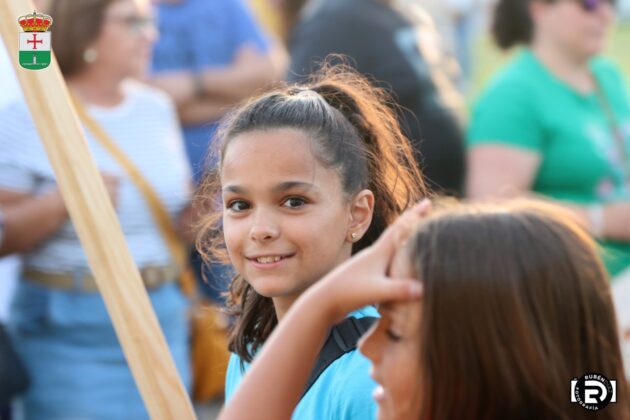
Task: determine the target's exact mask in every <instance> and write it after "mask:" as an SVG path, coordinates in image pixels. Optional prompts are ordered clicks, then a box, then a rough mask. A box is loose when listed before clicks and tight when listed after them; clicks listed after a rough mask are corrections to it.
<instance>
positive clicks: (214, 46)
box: [152, 0, 269, 182]
mask: <svg viewBox="0 0 630 420" xmlns="http://www.w3.org/2000/svg"><path fill="white" fill-rule="evenodd" d="M157 14H158V29H159V31H160V37H159V39H158V41H157V42H156V44H155V47H154V51H153V64H152V72H153V73H159V72H163V71H177V70H188V71H194V72H198V71H202V70H204V69H207V68H211V67H225V66H227V65H229V64H231V63H232V61H234V56H235V54H236V52H237V51H238V49H239V48H240V47H242V46H244V45H246V44H250V45H253V46H255V47H257V48H258V49H259V50H260V51H263V52H266V51H268V50H269V40H268V39H267V38H266V37H265V34H264V33H263V31H262V29H261V28H260V26H259V25H258V24H257V22H256V21H255V19H254V17H253V16H252V13H251V11H250V10H249V9H248V7H247V6H246V5H245V4H244V3H243V0H212V1H208V0H184V1H182V2H181V3H160V4H159V6H158V7H157ZM215 129H216V123H215V122H213V121H208V123H207V124H201V125H194V126H187V127H184V131H183V133H184V140H185V142H186V152H187V154H188V159H189V161H190V165H191V168H192V173H193V175H194V177H195V181H197V182H199V180H200V177H201V175H202V172H203V167H204V159H205V157H206V155H207V150H208V145H209V143H210V140H211V138H212V136H213V134H214V131H215Z"/></svg>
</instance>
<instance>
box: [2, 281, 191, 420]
mask: <svg viewBox="0 0 630 420" xmlns="http://www.w3.org/2000/svg"><path fill="white" fill-rule="evenodd" d="M149 297H150V299H151V302H152V304H153V308H154V310H155V312H156V315H157V317H158V320H159V322H160V325H161V327H162V331H163V332H164V335H165V337H166V341H167V343H168V345H169V348H170V350H171V354H172V356H173V359H174V360H175V364H176V366H177V369H178V371H179V374H180V377H181V378H182V379H183V381H184V384H185V385H186V386H188V384H189V382H190V373H189V362H188V361H189V352H188V322H187V314H186V311H187V306H188V302H187V299H186V298H185V297H184V296H183V295H182V294H181V292H180V290H179V287H178V285H177V283H176V282H171V283H167V284H166V285H164V286H161V287H159V288H157V289H153V290H151V291H150V293H149ZM12 315H13V319H12V321H11V328H12V333H13V338H14V343H15V346H16V349H17V350H18V352H19V353H20V355H21V356H22V357H23V359H24V362H25V363H26V366H27V368H28V369H29V371H30V374H31V380H32V383H31V387H30V389H29V391H28V392H27V393H26V395H25V396H24V397H23V398H22V400H21V401H20V402H19V403H20V404H21V406H22V407H21V408H22V409H23V412H24V415H25V419H28V420H39V419H46V420H57V419H59V420H61V419H64V420H75V419H76V420H78V419H82V420H86V419H90V420H92V419H103V420H106V419H108V420H109V419H112V420H113V419H145V418H148V414H147V411H146V409H145V408H144V403H143V401H142V399H141V397H140V393H139V392H138V389H137V387H136V385H135V382H134V380H133V377H132V375H131V371H130V370H129V367H128V366H127V362H126V360H125V358H124V355H123V352H122V349H121V348H120V345H119V343H118V339H117V337H116V334H115V332H114V328H113V326H112V323H111V321H110V319H109V315H108V313H107V310H106V308H105V305H104V302H103V299H102V297H101V295H100V294H98V293H84V292H77V291H67V290H52V289H48V288H46V287H43V286H40V285H38V284H35V283H32V282H29V281H28V280H25V279H22V280H21V282H20V285H19V286H18V290H17V294H16V297H15V301H14V307H13V312H12Z"/></svg>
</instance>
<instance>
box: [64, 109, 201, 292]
mask: <svg viewBox="0 0 630 420" xmlns="http://www.w3.org/2000/svg"><path fill="white" fill-rule="evenodd" d="M72 99H73V102H74V106H75V109H76V111H77V114H78V115H79V118H80V119H81V121H82V122H83V124H84V125H85V127H86V128H87V129H88V130H89V131H90V132H91V133H92V135H93V136H94V138H96V140H97V141H98V142H99V143H100V145H101V146H102V147H103V148H104V149H105V150H106V151H107V152H108V153H109V154H110V155H111V156H112V157H113V158H114V159H115V160H116V162H118V164H119V165H120V166H121V167H122V168H123V169H124V171H125V172H126V173H127V175H128V176H129V178H130V179H131V182H133V184H134V185H135V186H136V187H137V188H138V190H139V191H140V193H141V194H142V197H143V198H144V200H145V201H146V203H147V205H148V206H149V210H150V211H151V214H152V215H153V219H154V220H155V222H156V224H157V227H158V229H159V230H160V233H161V234H162V236H163V237H164V240H165V241H166V245H167V246H168V248H169V251H170V253H171V255H172V256H173V259H174V260H175V263H176V264H177V266H178V267H179V269H180V270H181V271H182V274H181V276H180V282H181V287H182V291H183V292H184V293H186V294H187V295H193V294H194V293H195V290H196V288H195V279H194V275H193V274H192V272H191V270H189V269H188V252H187V250H186V247H185V246H184V244H183V242H182V240H181V239H180V237H179V235H178V233H177V230H176V229H175V225H174V224H173V221H172V220H171V218H170V216H169V214H168V211H167V210H166V207H165V206H164V204H163V203H162V201H161V200H160V198H159V196H158V195H157V193H156V192H155V190H154V189H153V187H152V186H151V184H149V182H148V181H147V179H146V178H145V177H144V175H142V173H141V172H140V170H139V169H138V168H137V167H136V165H135V164H134V163H133V162H132V161H131V159H129V157H128V156H127V155H126V154H125V152H124V151H123V150H122V149H121V148H120V147H119V146H118V145H117V144H116V142H115V141H114V140H113V139H112V138H111V136H110V135H109V134H107V132H106V131H105V130H104V129H103V127H101V125H100V124H99V123H98V122H97V121H96V120H94V119H93V118H92V117H91V116H90V115H89V114H88V113H87V111H86V110H85V107H84V106H83V104H82V103H81V102H79V101H78V100H77V99H76V98H74V97H73V98H72Z"/></svg>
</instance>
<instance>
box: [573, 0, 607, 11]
mask: <svg viewBox="0 0 630 420" xmlns="http://www.w3.org/2000/svg"><path fill="white" fill-rule="evenodd" d="M579 2H580V6H582V9H584V10H585V11H587V12H594V11H596V10H597V9H598V8H599V7H601V6H603V5H604V3H608V4H609V5H611V6H614V5H615V0H579Z"/></svg>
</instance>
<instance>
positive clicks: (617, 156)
mask: <svg viewBox="0 0 630 420" xmlns="http://www.w3.org/2000/svg"><path fill="white" fill-rule="evenodd" d="M590 66H591V69H592V71H593V74H594V76H595V78H596V79H597V81H598V84H599V85H600V86H601V88H602V91H603V94H604V95H605V97H606V98H607V102H608V103H609V109H610V110H611V111H612V114H613V115H614V120H615V121H616V126H617V127H618V128H619V131H620V132H621V133H622V137H623V143H624V144H623V145H622V144H620V142H619V141H618V140H617V139H616V138H615V136H614V135H613V129H612V127H611V118H610V116H609V114H610V112H607V111H605V109H606V107H605V106H603V105H602V101H601V100H600V97H599V96H598V94H597V93H596V92H593V93H589V94H583V93H580V92H577V91H576V90H575V89H573V88H572V87H570V86H569V85H568V84H566V83H564V82H563V81H561V80H560V79H558V78H557V77H555V76H554V75H553V74H552V73H551V72H549V71H548V70H547V69H546V67H544V66H543V64H542V63H541V62H540V61H539V60H538V59H537V58H536V57H535V56H534V54H533V53H532V52H531V51H530V50H528V49H525V50H523V51H522V52H521V53H519V54H518V55H517V56H516V57H515V58H514V59H513V60H512V61H511V62H510V63H509V64H508V65H507V66H506V67H505V68H504V69H503V70H502V71H501V72H500V73H499V74H498V75H496V77H495V78H494V79H493V81H492V82H491V83H490V85H489V86H488V87H487V88H486V90H485V91H484V92H483V93H482V95H481V97H480V98H479V99H478V101H477V103H476V104H475V106H474V108H473V113H472V118H471V124H470V127H469V130H468V135H467V143H468V146H469V147H475V146H477V145H480V144H492V143H494V144H507V145H512V146H514V147H517V148H522V149H525V150H530V151H534V152H536V153H538V154H539V156H540V158H541V163H540V167H539V168H538V173H537V174H536V176H535V179H534V183H533V186H532V190H533V191H535V192H537V193H540V194H543V195H546V196H549V197H552V198H554V199H557V200H560V201H566V202H572V203H577V204H584V205H586V204H594V203H603V204H605V203H610V202H614V201H630V174H629V173H628V169H624V166H623V162H624V159H623V158H622V156H621V153H624V154H625V159H626V161H627V162H628V163H630V96H628V91H627V89H626V85H625V82H624V80H623V77H622V76H621V74H620V73H619V72H618V71H617V69H616V68H615V66H614V65H613V64H612V63H610V62H609V61H607V60H605V59H603V58H595V59H593V60H592V61H591V63H590ZM628 223H630V215H628ZM601 245H602V246H603V258H604V262H605V264H606V267H607V269H608V271H609V273H610V274H611V276H615V275H616V274H618V273H620V272H621V271H623V270H625V269H628V268H630V242H613V241H601Z"/></svg>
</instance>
